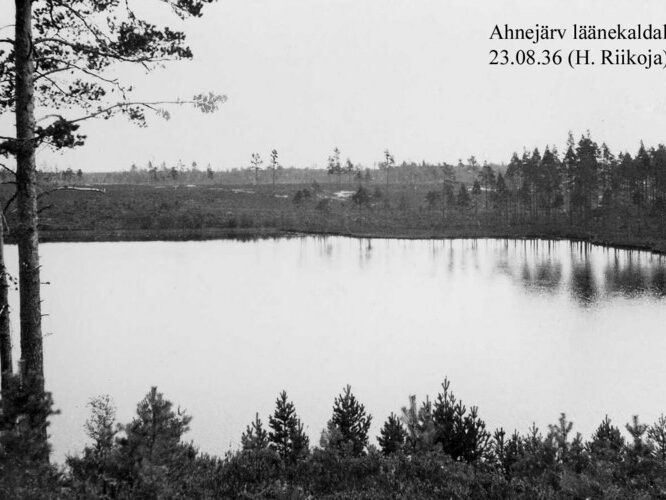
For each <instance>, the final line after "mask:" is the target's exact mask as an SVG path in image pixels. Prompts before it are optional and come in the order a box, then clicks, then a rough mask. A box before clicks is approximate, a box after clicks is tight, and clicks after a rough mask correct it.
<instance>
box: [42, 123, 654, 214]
mask: <svg viewBox="0 0 666 500" xmlns="http://www.w3.org/2000/svg"><path fill="white" fill-rule="evenodd" d="M274 153H276V152H275V151H274ZM276 156H277V153H276ZM251 163H252V164H251V165H249V166H247V167H245V168H234V169H232V170H229V171H215V170H213V169H212V168H211V167H210V165H208V166H207V167H205V168H202V167H201V166H199V165H198V164H197V163H196V162H192V164H191V165H190V166H189V167H188V166H186V165H185V164H184V163H183V162H182V161H179V162H178V164H176V165H172V166H169V165H167V164H166V163H165V162H162V163H161V164H160V165H159V166H158V165H154V164H153V163H151V162H148V164H147V165H146V166H145V167H138V166H137V165H132V166H131V168H130V169H129V170H128V171H122V172H106V173H85V172H82V171H81V170H78V171H74V170H72V169H67V170H64V171H61V172H57V171H56V172H47V171H41V172H40V177H41V178H42V180H43V181H44V182H47V183H49V182H51V183H83V184H174V183H175V184H197V185H201V184H222V185H227V184H228V185H250V184H253V185H261V184H271V183H272V182H276V183H278V184H299V183H301V184H311V183H313V182H314V183H319V184H327V183H328V184H331V183H332V184H338V185H340V186H341V187H342V186H344V187H347V188H348V187H349V186H350V185H352V186H355V187H357V186H362V185H366V184H378V185H383V184H386V185H387V186H389V185H404V186H410V185H414V184H441V186H442V189H441V190H434V191H430V192H429V193H428V194H427V195H426V200H425V201H426V203H427V204H428V205H429V206H430V207H431V208H432V207H433V206H435V205H441V204H447V205H451V206H461V207H467V206H472V207H474V208H477V209H482V210H490V209H493V210H495V211H498V212H500V213H501V214H503V215H504V216H505V217H515V216H521V217H523V218H524V217H530V218H532V219H534V218H542V217H546V218H548V217H551V216H553V215H555V214H557V213H567V214H571V216H572V217H576V218H581V217H582V218H588V217H590V216H591V215H592V214H593V212H594V211H595V210H596V209H599V208H602V209H603V208H607V209H618V208H624V209H627V210H631V211H632V212H634V213H636V214H638V215H648V214H653V213H655V212H659V213H661V212H662V211H663V210H664V209H665V208H666V146H664V145H663V144H659V145H658V146H657V147H656V148H655V147H652V148H646V147H645V145H644V144H643V143H642V142H641V143H640V146H639V147H638V151H637V153H636V154H635V155H634V156H632V155H631V153H628V152H624V153H619V154H617V155H616V154H614V153H612V152H611V151H610V149H609V148H608V147H607V146H606V144H605V143H603V144H601V145H599V144H598V143H596V142H595V141H594V140H593V139H592V138H591V136H590V134H589V132H588V133H587V134H586V135H583V136H581V138H580V140H578V142H576V141H575V140H574V137H573V135H572V134H571V133H570V134H569V138H568V140H567V146H566V151H565V152H564V154H560V152H559V151H558V150H557V148H555V147H548V146H546V148H545V149H544V150H543V152H542V151H540V150H539V149H538V148H535V149H534V150H532V151H528V150H527V149H524V150H523V153H522V154H518V153H514V154H513V156H512V157H511V159H510V160H509V162H508V164H501V165H497V164H492V165H491V164H488V163H484V164H483V165H481V164H479V163H478V161H477V160H476V158H475V157H474V156H472V157H470V158H469V159H468V160H467V161H466V162H464V163H463V161H462V160H460V161H459V162H458V164H457V165H455V166H454V165H450V164H447V163H440V164H429V163H426V162H421V163H414V162H412V163H406V162H403V163H402V164H400V165H397V164H395V162H394V161H393V158H392V156H390V154H389V153H388V151H387V152H386V153H385V157H384V159H383V161H381V162H379V163H378V164H377V167H376V168H375V167H373V168H364V167H363V166H361V165H358V164H353V163H352V162H351V161H350V160H347V161H346V163H345V164H341V161H340V152H339V150H337V148H336V149H335V150H334V152H333V154H332V155H331V156H330V157H329V159H328V165H327V168H325V169H323V168H296V167H289V168H283V167H282V166H280V164H279V163H278V162H277V161H275V162H271V164H269V165H267V166H266V167H263V166H262V164H263V161H262V160H261V158H260V157H259V155H258V154H255V155H252V160H251ZM475 205H478V206H475Z"/></svg>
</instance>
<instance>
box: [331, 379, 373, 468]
mask: <svg viewBox="0 0 666 500" xmlns="http://www.w3.org/2000/svg"><path fill="white" fill-rule="evenodd" d="M371 422H372V415H368V414H367V413H366V411H365V406H364V405H363V404H361V403H359V402H358V400H357V399H356V396H354V394H353V393H352V392H351V386H350V385H347V386H346V387H345V388H344V389H343V391H342V394H340V395H338V396H337V397H336V398H335V401H334V403H333V416H332V417H331V420H330V422H329V425H328V429H329V435H330V438H329V443H328V445H329V446H331V447H333V448H335V449H337V450H340V451H342V452H343V453H348V454H351V455H354V456H360V455H362V454H363V453H364V452H365V448H366V447H367V445H368V431H369V430H370V424H371Z"/></svg>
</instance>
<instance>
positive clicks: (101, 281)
mask: <svg viewBox="0 0 666 500" xmlns="http://www.w3.org/2000/svg"><path fill="white" fill-rule="evenodd" d="M41 253H42V261H43V262H42V263H43V278H44V281H48V282H50V284H49V285H48V286H46V287H45V288H44V313H46V314H49V316H46V317H45V319H44V331H45V333H46V334H47V335H48V336H47V337H46V339H45V359H46V361H45V362H46V376H47V386H48V389H50V390H51V391H52V392H53V395H54V399H55V402H56V406H57V408H59V409H60V410H61V411H62V414H61V415H59V416H57V417H55V418H54V419H53V424H52V426H51V428H50V432H51V435H52V443H53V445H54V448H55V458H56V460H62V457H63V456H64V454H65V453H67V452H76V451H79V450H81V449H82V447H83V445H84V444H85V442H86V437H85V434H84V431H83V424H84V422H85V419H86V417H87V415H88V409H87V408H86V403H87V401H88V400H89V399H90V398H91V397H93V396H96V395H99V394H104V393H108V394H110V395H111V396H112V398H113V399H114V401H115V403H116V405H117V407H118V416H119V420H120V421H128V420H129V419H130V417H131V415H132V414H133V412H134V408H135V406H136V403H137V402H138V401H139V400H140V399H141V398H142V396H143V395H144V394H145V393H146V392H147V391H148V389H149V388H150V386H151V385H157V386H158V388H159V389H160V390H161V391H163V392H164V393H165V395H166V396H167V397H168V398H170V399H171V400H172V401H174V402H175V403H177V404H180V405H181V407H183V408H185V409H186V410H187V411H188V412H189V413H190V414H191V415H192V416H193V417H194V419H193V421H192V426H191V427H192V430H191V432H190V433H189V435H188V439H192V440H193V441H194V442H195V443H196V444H197V445H198V446H200V448H201V449H202V450H204V451H207V452H212V453H217V454H222V453H224V452H225V451H227V450H229V449H235V448H236V447H237V446H238V444H239V442H240V436H241V433H242V432H243V430H244V429H245V426H246V425H247V424H248V423H249V422H250V421H251V420H252V418H253V417H254V414H255V412H256V411H258V412H259V413H260V415H261V417H262V418H263V419H264V422H266V419H267V416H268V414H269V413H271V412H272V409H273V407H274V400H275V398H276V396H277V394H278V392H279V391H281V390H282V389H286V390H287V392H288V394H289V397H290V399H292V400H293V401H294V402H295V404H296V409H297V412H298V414H299V415H300V417H301V418H302V420H303V422H304V423H305V425H306V429H307V431H308V432H309V434H310V437H311V440H312V441H313V442H314V443H317V442H318V440H319V435H320V432H321V429H322V428H323V427H324V426H325V424H326V421H327V419H328V418H329V416H330V413H331V406H332V403H333V399H334V397H335V396H336V395H337V394H338V393H339V392H340V390H341V389H342V387H343V386H344V385H345V384H347V383H349V384H351V385H352V388H353V391H354V392H355V393H356V395H357V396H358V398H359V399H360V400H361V401H362V402H363V403H364V404H365V406H366V408H367V409H368V410H369V411H370V412H371V413H372V415H373V416H374V419H375V420H374V423H373V429H372V434H373V436H375V435H376V434H377V433H378V430H379V427H380V425H381V423H382V422H383V421H384V420H385V419H386V417H387V416H388V414H389V413H390V412H392V411H395V412H398V411H399V409H400V407H401V406H403V405H405V404H406V403H407V401H408V396H409V395H410V394H416V395H417V397H418V398H419V399H422V398H424V397H425V395H426V394H430V395H431V396H434V395H435V393H436V392H437V390H438V389H439V385H440V383H441V381H442V380H443V378H444V377H445V376H448V377H449V378H450V379H451V380H452V388H453V390H454V393H455V394H456V395H457V396H458V397H459V398H461V399H463V401H464V402H466V403H467V404H476V405H478V406H479V412H480V415H481V417H482V418H484V419H485V420H486V422H487V424H488V427H490V428H495V427H499V426H503V427H504V428H506V429H509V430H513V429H514V428H515V429H518V430H520V431H526V430H527V428H528V427H529V426H530V425H531V423H532V422H536V424H537V425H538V426H539V427H541V428H542V429H543V428H545V427H546V426H547V424H549V423H554V422H555V421H556V419H557V417H558V415H559V413H560V412H566V413H567V415H568V416H569V417H570V418H571V419H572V420H573V421H574V424H575V426H574V431H576V430H578V431H580V432H582V433H583V434H584V435H585V436H586V437H588V436H589V435H590V433H591V432H592V431H593V430H594V428H595V427H596V426H597V425H598V423H599V422H600V421H601V420H602V419H603V418H604V415H606V414H608V415H609V416H610V417H611V418H612V419H613V420H614V421H615V422H616V423H618V424H622V425H623V424H624V423H625V422H627V421H629V419H630V418H631V416H632V415H633V414H635V413H637V414H639V415H640V416H641V417H642V419H643V420H646V421H648V422H650V423H651V422H653V421H654V420H655V419H656V417H657V416H658V415H659V414H660V413H661V412H662V411H666V382H664V381H665V380H666V363H665V362H664V358H665V355H666V331H665V330H664V325H665V324H666V300H665V299H664V294H666V259H664V258H663V257H660V256H657V255H652V254H650V253H646V252H630V251H624V250H613V249H605V248H601V247H596V246H589V245H583V244H577V243H569V242H548V241H513V240H509V241H506V240H451V241H439V240H438V241H403V240H366V239H364V240H358V239H351V238H341V237H331V238H317V237H304V238H293V239H282V240H259V241H251V242H240V241H209V242H185V243H174V242H151V243H83V244H82V243H71V244H70V243H67V244H46V245H43V246H42V247H41ZM8 254H9V255H8V257H9V261H10V264H11V266H10V270H15V269H16V262H15V261H16V259H15V255H16V248H15V247H10V248H9V251H8ZM11 300H12V303H13V304H14V311H16V314H15V316H18V314H17V308H16V300H17V297H16V293H14V294H13V295H12V298H11ZM15 319H17V318H15ZM14 331H15V332H17V331H18V329H17V326H16V324H15V325H14ZM17 335H18V334H17V333H15V338H14V343H15V345H17V346H18V344H19V341H18V338H17Z"/></svg>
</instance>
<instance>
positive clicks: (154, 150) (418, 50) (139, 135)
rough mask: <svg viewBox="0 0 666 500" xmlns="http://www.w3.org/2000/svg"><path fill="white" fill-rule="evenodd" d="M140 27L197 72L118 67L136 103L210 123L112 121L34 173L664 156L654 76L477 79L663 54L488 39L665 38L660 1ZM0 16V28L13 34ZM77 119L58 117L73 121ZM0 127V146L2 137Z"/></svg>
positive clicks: (311, 7)
mask: <svg viewBox="0 0 666 500" xmlns="http://www.w3.org/2000/svg"><path fill="white" fill-rule="evenodd" d="M134 3H135V4H139V3H140V6H139V8H140V9H141V10H142V11H143V12H144V13H145V14H146V16H147V17H148V18H150V19H154V20H155V21H156V22H161V21H165V20H166V21H169V23H170V24H172V25H173V26H175V27H182V28H183V29H184V30H185V31H186V33H187V34H188V38H189V42H190V45H191V47H192V49H193V51H194V54H195V57H194V59H193V60H192V61H181V62H177V63H170V64H169V65H168V66H167V67H166V68H164V69H160V70H158V71H155V72H154V73H151V74H145V73H144V72H143V70H140V69H136V68H119V69H118V74H119V75H120V76H122V77H123V79H124V80H125V81H129V82H131V83H133V84H134V85H135V87H136V94H137V97H143V98H150V99H172V98H176V97H191V96H192V95H194V94H196V93H199V92H202V91H206V92H207V91H213V92H216V93H220V94H226V95H227V96H228V101H227V103H225V104H224V105H223V106H222V107H221V109H220V110H219V111H218V112H217V113H215V114H213V115H202V114H200V113H197V112H196V111H194V110H192V109H186V108H177V109H173V110H172V119H171V120H169V121H164V120H162V119H159V118H154V119H150V125H149V127H147V128H145V129H142V128H138V127H136V126H134V125H132V124H129V123H127V122H126V121H125V120H123V119H122V118H117V119H113V120H110V121H99V122H96V123H87V124H86V125H85V128H84V130H83V133H85V134H87V135H88V141H87V144H86V146H84V147H82V148H78V149H76V150H66V151H64V152H62V153H52V152H49V151H44V150H42V151H40V153H39V158H38V164H39V165H40V166H41V167H49V168H54V167H56V166H57V167H58V168H59V169H65V168H68V167H71V168H74V169H78V168H81V169H82V170H83V171H108V170H127V169H129V168H130V166H131V165H132V164H133V163H135V164H137V165H138V166H140V167H143V166H145V165H146V164H147V162H148V161H152V162H153V163H157V164H159V163H161V162H162V161H165V162H167V164H175V163H176V162H177V161H178V160H179V159H180V160H182V161H183V162H184V163H185V164H187V165H189V164H190V163H191V162H192V161H196V162H197V163H198V164H199V165H200V166H205V165H207V164H209V163H210V165H211V166H212V168H214V169H215V170H224V169H230V168H234V167H243V166H248V165H249V160H250V155H251V154H252V153H254V152H258V153H260V154H261V155H262V156H263V157H264V158H265V159H267V158H268V156H269V153H270V151H271V150H272V149H274V148H275V149H277V150H278V152H279V155H280V161H281V163H282V165H284V166H298V167H305V166H318V167H324V165H325V163H326V159H327V157H328V156H329V155H330V154H331V152H332V150H333V148H334V147H338V148H339V149H340V150H341V152H342V158H343V159H346V158H350V159H351V160H352V161H353V162H355V163H361V164H363V165H364V166H372V165H373V163H375V162H377V161H380V160H381V158H382V153H383V151H384V150H385V149H387V148H388V149H389V150H390V151H391V152H392V153H393V155H394V157H395V159H396V161H397V162H398V163H400V162H402V161H419V162H420V161H422V160H425V161H428V162H448V163H456V162H457V161H458V159H459V158H462V159H463V160H464V159H466V158H468V157H469V156H470V155H475V156H476V157H477V159H479V160H480V161H484V160H487V161H489V162H497V163H499V162H508V160H509V159H510V156H511V153H512V152H513V151H522V149H523V147H527V148H528V149H532V148H534V147H539V148H540V149H543V147H544V146H545V145H546V144H556V145H557V146H558V147H560V148H561V147H563V145H564V143H565V141H566V137H567V133H568V131H569V130H571V131H573V132H574V134H575V135H577V136H578V135H580V134H581V133H584V132H585V131H587V130H590V131H591V133H592V136H593V138H595V139H596V140H597V141H599V142H601V141H605V142H606V143H607V144H608V145H609V146H610V147H611V148H612V149H613V150H615V151H618V150H629V151H630V152H634V151H635V150H636V149H637V148H638V144H639V141H640V140H644V141H645V143H646V144H648V145H656V144H658V143H660V142H664V141H665V140H666V139H664V131H666V113H664V109H666V94H665V93H664V91H663V88H664V81H665V79H664V76H665V74H666V73H664V70H663V69H653V70H645V69H642V68H638V67H617V66H616V67H601V66H595V67H588V68H577V69H570V68H568V67H566V66H564V65H563V66H559V67H553V66H548V67H546V66H540V67H539V66H532V67H523V66H491V65H490V64H489V61H490V55H489V51H490V50H492V49H498V50H501V49H510V50H512V49H532V48H534V49H537V50H541V49H545V48H547V49H551V50H556V49H560V48H561V49H563V50H569V49H570V48H574V47H576V48H577V47H579V46H580V48H592V49H595V50H596V49H599V48H609V49H616V48H618V49H622V48H631V49H634V50H639V49H642V48H645V49H647V48H652V49H653V50H654V51H656V50H660V49H661V47H663V46H664V45H666V42H663V43H661V44H660V43H659V42H655V41H653V42H651V43H641V42H626V41H625V42H578V43H577V44H576V43H575V42H571V41H568V40H567V41H564V42H544V43H543V44H539V45H537V46H534V45H531V44H529V43H526V42H508V41H497V40H490V39H489V37H490V34H491V32H492V29H493V28H494V27H495V25H496V24H499V25H504V24H505V23H506V24H509V25H512V26H514V27H529V26H533V25H534V24H536V23H539V24H542V25H544V24H548V25H550V26H557V27H567V28H570V26H571V25H572V24H573V23H578V24H597V25H600V26H601V25H613V24H617V23H623V24H624V25H631V24H633V23H639V22H640V23H643V24H647V23H650V22H652V23H655V24H657V25H659V24H660V21H661V23H662V24H663V23H664V21H666V17H665V16H664V9H663V2H661V1H660V0H659V1H658V0H642V1H641V2H640V3H639V2H635V1H630V0H585V1H581V0H557V1H556V0H548V1H545V0H316V1H313V0H220V1H218V2H217V3H216V4H214V5H211V6H209V7H207V8H206V9H205V13H204V16H203V18H201V19H193V20H188V21H187V22H185V23H184V24H182V23H181V22H180V21H179V20H178V19H177V18H175V17H173V16H167V15H166V13H165V11H164V9H163V7H162V6H161V5H160V2H159V1H158V0H141V1H140V2H139V1H138V0H134ZM12 15H13V11H12V6H11V3H10V2H3V5H2V6H0V25H4V24H7V23H6V22H5V21H6V20H9V21H10V22H11V16H12ZM79 114H80V113H78V112H76V111H72V116H74V115H76V116H78V115H79ZM12 123H13V121H12V119H11V117H10V116H4V117H0V132H1V133H0V135H5V134H4V132H7V131H11V126H12Z"/></svg>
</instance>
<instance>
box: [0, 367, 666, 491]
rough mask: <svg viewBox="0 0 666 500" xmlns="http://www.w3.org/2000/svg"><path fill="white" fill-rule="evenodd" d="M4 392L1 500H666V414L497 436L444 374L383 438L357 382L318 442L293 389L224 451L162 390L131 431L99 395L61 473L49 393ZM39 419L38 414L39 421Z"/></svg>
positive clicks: (142, 408)
mask: <svg viewBox="0 0 666 500" xmlns="http://www.w3.org/2000/svg"><path fill="white" fill-rule="evenodd" d="M7 396H9V397H5V398H3V400H2V404H3V406H2V413H1V417H2V421H1V422H0V423H1V424H2V432H1V433H0V497H2V498H526V499H527V498H530V499H532V498H623V499H624V498H666V418H664V417H663V416H662V417H661V418H660V419H659V420H658V421H657V422H656V423H655V424H654V425H651V426H648V425H645V424H642V423H640V421H639V420H638V417H634V419H633V421H632V422H631V423H630V424H628V425H626V427H625V430H626V433H625V434H624V435H623V433H622V432H621V430H620V429H619V428H618V427H615V426H614V425H613V424H612V423H611V422H610V420H609V419H608V418H606V419H605V420H604V421H603V422H601V424H600V425H599V427H598V428H597V430H596V432H595V433H594V434H593V435H592V436H591V438H590V439H589V440H587V441H584V440H583V438H582V436H581V435H580V434H576V435H573V434H572V424H571V422H569V421H568V420H567V418H566V417H565V415H561V416H560V418H559V421H558V422H557V423H556V424H554V425H551V426H548V429H546V430H545V431H544V432H541V431H540V430H539V429H537V428H536V427H534V426H533V427H532V428H531V429H529V431H528V432H527V433H526V434H519V433H518V432H514V433H512V434H507V433H506V432H505V431H504V430H503V429H498V430H496V431H494V432H493V433H491V432H490V431H489V430H487V429H486V425H485V423H484V421H483V420H482V419H481V417H480V416H479V413H478V409H477V408H476V407H474V406H472V407H467V406H466V405H464V404H463V402H462V401H460V400H458V399H457V398H456V397H455V396H454V395H453V393H452V391H451V389H450V385H449V382H448V381H446V380H445V382H444V384H443V385H442V389H441V391H440V393H439V394H438V395H437V396H436V398H435V399H434V400H430V399H428V398H426V400H425V401H424V402H422V403H420V404H418V403H417V401H416V399H415V398H414V397H413V396H412V397H410V398H409V402H408V404H407V405H406V406H405V407H403V408H402V409H401V411H400V412H399V414H398V415H396V414H391V415H390V416H388V418H387V419H386V421H385V422H384V423H383V425H382V427H381V430H380V434H379V436H377V443H378V446H375V445H373V444H371V443H370V440H371V436H370V434H369V429H370V423H371V421H372V416H371V415H370V414H369V413H368V412H367V411H366V409H365V407H364V406H363V404H361V403H360V402H359V401H358V400H357V399H356V397H355V396H354V394H353V393H352V391H351V388H350V387H349V386H347V387H346V388H345V389H343V391H342V393H341V394H340V395H339V396H338V397H337V398H336V399H335V401H334V404H333V411H332V414H331V418H330V420H329V423H328V425H327V427H326V429H325V430H324V431H323V432H322V434H321V439H320V441H319V444H318V446H312V445H311V444H310V443H309V439H308V437H307V436H306V435H305V434H304V432H303V424H302V422H301V421H300V419H299V418H298V416H297V413H296V408H295V406H294V404H293V403H292V402H291V401H289V398H288V396H287V394H286V393H285V392H282V393H281V394H280V395H279V396H278V398H277V400H276V405H275V410H274V412H273V414H272V415H270V416H269V418H268V426H267V427H265V426H264V423H263V422H262V419H261V418H260V417H259V415H257V416H256V418H255V420H254V421H253V422H251V423H250V424H249V425H248V427H247V430H246V431H245V433H243V435H242V438H241V442H242V449H241V450H238V451H236V452H233V453H228V454H227V455H226V456H225V457H223V458H218V457H214V456H209V455H205V454H202V453H200V452H199V451H198V450H197V449H196V447H195V446H194V445H193V444H192V443H188V442H186V441H184V440H183V437H184V435H185V433H186V432H187V430H188V426H189V423H190V421H191V418H190V416H188V415H187V414H186V413H185V412H182V411H181V410H180V409H177V410H176V409H175V408H174V406H173V404H172V403H171V402H170V401H168V400H167V399H165V397H164V396H163V395H162V394H161V393H160V392H158V391H157V389H156V388H152V389H151V390H150V391H149V392H148V394H147V395H146V397H145V398H144V399H143V400H142V401H140V402H139V404H138V405H137V410H136V415H135V417H134V418H133V419H132V421H131V422H129V423H127V424H124V425H119V424H117V423H116V420H115V408H114V406H113V403H112V401H111V400H110V398H109V397H108V396H102V397H98V398H96V399H94V400H92V401H91V403H90V407H91V416H90V418H89V419H88V421H87V422H86V424H85V429H86V432H87V434H88V436H89V438H90V444H89V445H88V446H86V448H85V449H84V450H83V452H82V453H81V454H80V455H77V456H71V457H69V458H68V459H67V463H66V466H65V467H63V468H60V469H59V468H57V467H55V466H52V465H48V464H46V463H44V462H43V461H42V460H41V459H40V458H39V457H40V455H41V454H42V453H43V450H42V449H41V444H40V442H41V441H40V439H38V438H37V436H36V433H38V432H39V429H37V430H36V429H34V428H32V427H31V426H30V425H26V424H27V423H26V422H23V421H21V420H20V419H18V420H17V419H16V418H15V417H16V416H17V415H21V414H24V415H25V414H37V413H39V414H42V415H50V414H52V412H51V406H52V404H51V401H50V398H49V397H48V396H45V397H42V398H34V397H31V396H29V395H28V394H27V393H25V392H23V391H22V389H21V388H20V387H19V386H18V385H16V384H13V385H12V387H11V388H10V392H9V394H7ZM36 421H39V419H36Z"/></svg>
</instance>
